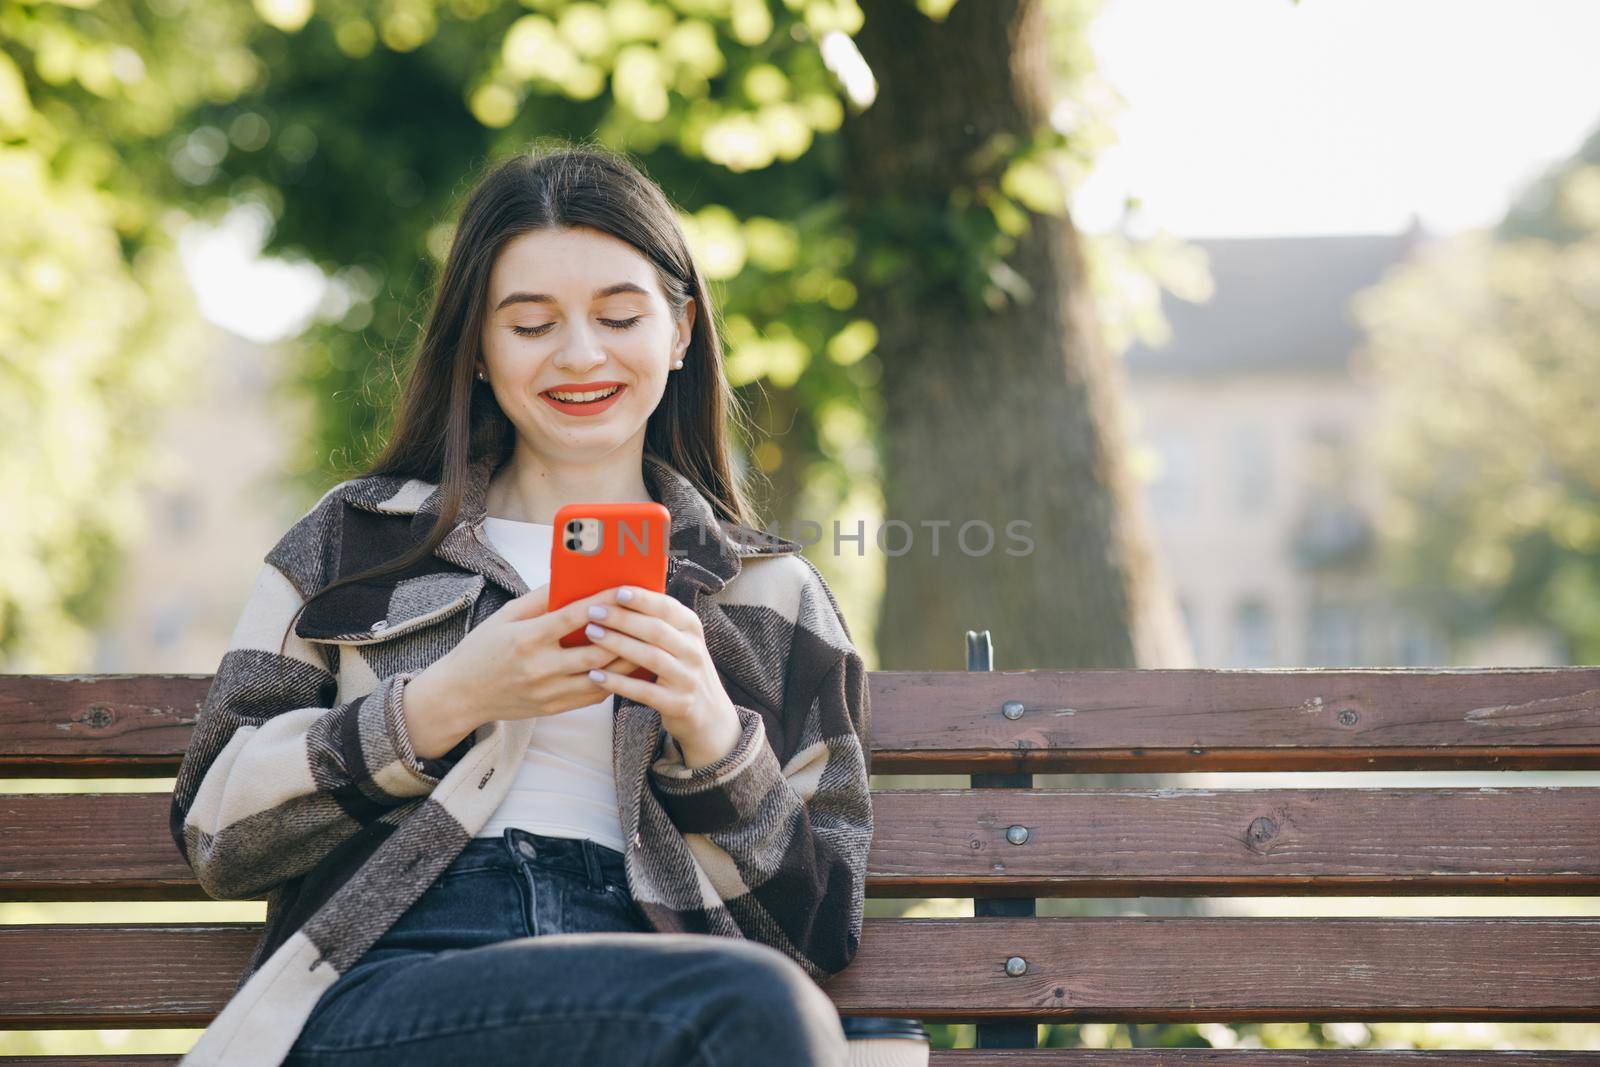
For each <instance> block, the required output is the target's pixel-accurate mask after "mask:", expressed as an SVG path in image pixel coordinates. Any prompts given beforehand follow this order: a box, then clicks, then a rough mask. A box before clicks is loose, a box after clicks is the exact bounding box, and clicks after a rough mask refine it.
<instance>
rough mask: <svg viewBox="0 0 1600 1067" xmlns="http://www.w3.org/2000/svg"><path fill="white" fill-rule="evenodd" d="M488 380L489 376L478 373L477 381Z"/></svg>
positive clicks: (481, 372)
mask: <svg viewBox="0 0 1600 1067" xmlns="http://www.w3.org/2000/svg"><path fill="white" fill-rule="evenodd" d="M488 380H489V376H488V375H487V374H485V373H483V371H479V372H478V381H480V382H486V381H488Z"/></svg>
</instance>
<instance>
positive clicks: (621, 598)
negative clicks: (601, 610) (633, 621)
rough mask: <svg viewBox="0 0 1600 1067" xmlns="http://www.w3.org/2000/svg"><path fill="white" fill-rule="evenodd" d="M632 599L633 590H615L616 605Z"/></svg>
mask: <svg viewBox="0 0 1600 1067" xmlns="http://www.w3.org/2000/svg"><path fill="white" fill-rule="evenodd" d="M632 599H633V590H632V589H628V588H626V587H624V588H622V589H618V590H617V603H619V604H626V603H627V602H628V601H630V600H632Z"/></svg>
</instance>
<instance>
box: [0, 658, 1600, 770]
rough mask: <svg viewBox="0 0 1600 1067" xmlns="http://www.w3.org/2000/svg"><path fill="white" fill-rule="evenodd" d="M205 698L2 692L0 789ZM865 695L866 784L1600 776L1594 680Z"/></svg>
mask: <svg viewBox="0 0 1600 1067" xmlns="http://www.w3.org/2000/svg"><path fill="white" fill-rule="evenodd" d="M209 685H210V676H209V675H157V674H150V675H8V676H6V677H5V678H4V681H3V683H0V772H4V773H7V774H10V775H14V776H24V775H71V776H84V777H93V776H104V775H138V774H150V775H168V774H172V773H173V772H174V771H175V770H176V768H177V765H178V760H179V759H180V758H181V757H182V755H183V750H184V747H185V745H187V743H188V738H189V730H190V727H191V726H192V725H193V722H194V717H195V714H196V713H197V711H198V708H199V706H200V702H201V701H202V700H203V699H204V697H205V693H206V690H207V689H208V687H209ZM870 685H871V692H872V748H873V761H872V769H873V771H874V772H875V773H945V774H964V773H968V772H971V771H974V770H976V771H981V772H985V773H1006V772H1019V773H1020V772H1032V773H1059V772H1072V771H1085V772H1088V771H1093V772H1115V771H1141V772H1167V771H1264V770H1282V771H1287V770H1414V769H1469V768H1480V769H1490V770H1512V769H1533V768H1543V769H1569V770H1582V769H1592V768H1596V767H1600V669H1597V668H1592V667H1549V668H1535V669H1527V670H1423V669H1414V668H1413V669H1403V670H1357V671H1324V670H1283V671H1265V670H1247V671H1246V670H1241V671H1223V670H1168V671H1161V670H1139V671H1134V670H1085V671H972V672H967V671H944V672H938V671H933V672H926V671H925V672H917V671H875V672H873V673H872V674H871V676H870ZM1008 700H1018V701H1021V702H1022V704H1023V707H1024V712H1023V714H1022V717H1021V718H1019V719H1015V720H1012V719H1007V718H1006V717H1005V716H1004V715H1003V714H1002V713H1001V707H1002V706H1003V705H1004V704H1005V702H1006V701H1008Z"/></svg>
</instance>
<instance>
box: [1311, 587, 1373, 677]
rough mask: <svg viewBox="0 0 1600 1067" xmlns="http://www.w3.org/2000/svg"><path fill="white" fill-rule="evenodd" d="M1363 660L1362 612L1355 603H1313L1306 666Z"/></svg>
mask: <svg viewBox="0 0 1600 1067" xmlns="http://www.w3.org/2000/svg"><path fill="white" fill-rule="evenodd" d="M1360 663H1361V614H1360V611H1359V610H1358V609H1357V608H1356V607H1355V605H1353V604H1340V603H1333V602H1322V603H1315V604H1312V605H1311V607H1310V609H1309V611H1308V613H1307V617H1306V666H1308V667H1355V666H1359V665H1360Z"/></svg>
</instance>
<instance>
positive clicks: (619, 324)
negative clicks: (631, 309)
mask: <svg viewBox="0 0 1600 1067" xmlns="http://www.w3.org/2000/svg"><path fill="white" fill-rule="evenodd" d="M642 318H644V316H643V315H635V316H634V317H633V318H631V319H601V320H600V321H601V322H603V323H605V324H606V325H607V326H609V327H611V328H612V329H613V330H631V329H633V328H634V327H635V326H637V325H638V324H639V320H640V319H642ZM553 325H555V324H554V323H550V322H547V323H545V324H544V325H543V326H513V327H511V332H512V333H515V334H520V335H521V336H523V337H538V336H539V335H540V334H542V333H544V332H545V331H546V330H548V329H549V328H550V327H551V326H553Z"/></svg>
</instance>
